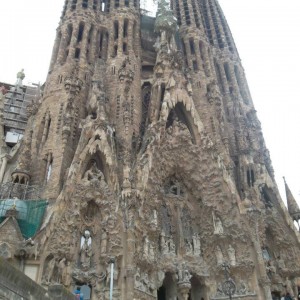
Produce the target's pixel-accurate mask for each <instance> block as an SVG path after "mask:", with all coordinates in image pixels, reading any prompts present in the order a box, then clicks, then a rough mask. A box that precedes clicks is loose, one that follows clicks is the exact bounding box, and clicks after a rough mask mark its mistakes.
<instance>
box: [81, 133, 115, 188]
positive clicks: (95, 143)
mask: <svg viewBox="0 0 300 300" xmlns="http://www.w3.org/2000/svg"><path fill="white" fill-rule="evenodd" d="M79 160H80V169H79V174H80V177H81V178H82V176H83V175H84V173H85V172H86V171H87V170H88V169H89V168H90V167H91V166H92V164H93V163H95V164H96V167H97V168H98V169H99V170H100V171H101V172H102V173H103V175H104V178H105V181H106V182H107V183H108V182H109V181H110V172H109V169H110V167H111V166H112V164H113V157H112V148H111V146H110V144H109V143H108V140H107V135H106V132H105V131H104V130H103V129H97V130H96V131H95V132H94V134H93V137H92V138H90V139H89V140H88V142H87V144H86V146H85V147H84V149H83V150H82V152H81V154H80V155H79Z"/></svg>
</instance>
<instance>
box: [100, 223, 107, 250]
mask: <svg viewBox="0 0 300 300" xmlns="http://www.w3.org/2000/svg"><path fill="white" fill-rule="evenodd" d="M100 252H101V255H105V254H106V252H107V232H106V230H105V229H104V228H102V235H101V251H100Z"/></svg>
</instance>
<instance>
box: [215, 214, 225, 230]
mask: <svg viewBox="0 0 300 300" xmlns="http://www.w3.org/2000/svg"><path fill="white" fill-rule="evenodd" d="M213 222H214V228H215V229H214V234H218V235H222V234H224V229H223V224H222V221H221V219H220V218H219V217H216V216H215V214H214V213H213Z"/></svg>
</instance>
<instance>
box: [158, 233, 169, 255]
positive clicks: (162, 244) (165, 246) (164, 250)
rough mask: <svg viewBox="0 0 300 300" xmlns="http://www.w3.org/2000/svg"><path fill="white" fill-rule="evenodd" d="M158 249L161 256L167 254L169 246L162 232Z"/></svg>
mask: <svg viewBox="0 0 300 300" xmlns="http://www.w3.org/2000/svg"><path fill="white" fill-rule="evenodd" d="M160 248H161V252H162V254H168V253H169V246H168V242H167V240H166V235H165V233H164V232H162V233H161V237H160Z"/></svg>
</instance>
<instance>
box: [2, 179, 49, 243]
mask: <svg viewBox="0 0 300 300" xmlns="http://www.w3.org/2000/svg"><path fill="white" fill-rule="evenodd" d="M39 194H40V193H39V188H38V187H37V186H29V185H25V184H14V183H6V184H1V185H0V224H1V223H2V222H3V221H4V220H5V218H6V217H5V216H6V212H7V211H8V210H10V209H12V208H14V209H15V210H16V211H17V212H18V213H17V221H18V224H19V227H20V229H21V232H22V234H23V236H24V238H25V239H28V238H30V237H32V236H34V235H35V234H36V232H37V231H38V229H39V228H40V226H41V224H42V221H43V218H44V215H45V211H46V208H47V205H48V201H47V200H45V199H40V197H39Z"/></svg>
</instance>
